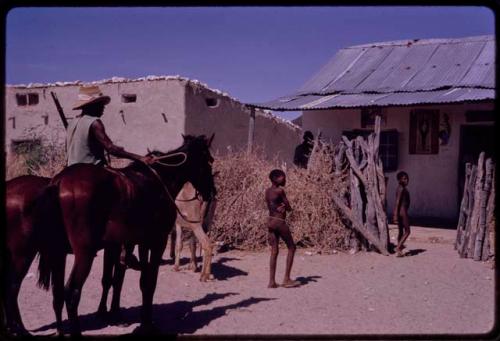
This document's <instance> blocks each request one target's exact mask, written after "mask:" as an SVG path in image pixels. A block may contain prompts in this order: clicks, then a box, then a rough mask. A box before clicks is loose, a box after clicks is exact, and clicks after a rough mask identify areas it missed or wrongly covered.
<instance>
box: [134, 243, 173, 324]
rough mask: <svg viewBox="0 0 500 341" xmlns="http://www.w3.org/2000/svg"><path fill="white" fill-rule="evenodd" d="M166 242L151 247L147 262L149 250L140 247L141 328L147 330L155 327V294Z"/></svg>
mask: <svg viewBox="0 0 500 341" xmlns="http://www.w3.org/2000/svg"><path fill="white" fill-rule="evenodd" d="M165 242H166V241H165ZM165 242H163V244H159V245H156V246H155V247H153V248H152V249H151V256H150V259H149V262H147V260H148V251H149V250H148V249H147V248H146V247H139V255H140V259H141V265H142V271H141V279H140V284H141V291H142V310H141V329H143V330H145V331H148V330H151V329H152V327H153V295H154V292H155V289H156V283H157V280H158V269H159V267H160V261H161V256H162V254H163V251H164V250H165V246H166V245H165Z"/></svg>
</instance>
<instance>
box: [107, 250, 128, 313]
mask: <svg viewBox="0 0 500 341" xmlns="http://www.w3.org/2000/svg"><path fill="white" fill-rule="evenodd" d="M119 258H120V248H119V247H117V248H116V249H115V250H114V259H115V262H114V263H115V267H114V273H113V298H112V300H111V310H110V313H111V316H113V319H114V320H115V321H118V320H119V319H120V315H119V312H120V295H121V292H122V287H123V280H124V279H125V270H126V269H127V268H126V267H125V266H123V264H121V263H120V261H119Z"/></svg>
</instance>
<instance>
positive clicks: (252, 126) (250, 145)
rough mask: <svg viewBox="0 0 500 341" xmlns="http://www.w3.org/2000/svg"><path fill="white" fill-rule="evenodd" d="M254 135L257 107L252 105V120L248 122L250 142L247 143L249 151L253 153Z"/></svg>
mask: <svg viewBox="0 0 500 341" xmlns="http://www.w3.org/2000/svg"><path fill="white" fill-rule="evenodd" d="M254 135H255V107H250V120H249V122H248V143H247V151H248V153H251V152H252V151H253V141H254Z"/></svg>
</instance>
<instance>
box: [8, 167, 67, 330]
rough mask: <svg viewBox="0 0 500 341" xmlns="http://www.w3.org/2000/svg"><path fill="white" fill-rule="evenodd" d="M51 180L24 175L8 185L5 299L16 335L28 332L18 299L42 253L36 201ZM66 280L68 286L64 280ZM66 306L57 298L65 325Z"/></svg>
mask: <svg viewBox="0 0 500 341" xmlns="http://www.w3.org/2000/svg"><path fill="white" fill-rule="evenodd" d="M49 181H50V178H44V177H39V176H34V175H23V176H20V177H17V178H14V179H12V180H9V181H7V182H6V186H5V187H6V188H5V189H6V191H5V195H6V196H5V198H6V200H5V214H6V218H7V221H6V223H7V226H6V227H7V228H6V234H5V236H6V255H5V256H6V257H5V272H4V276H5V277H4V278H3V281H2V289H3V290H2V299H3V307H4V314H5V315H4V316H5V321H4V322H5V326H6V328H7V330H8V331H9V332H10V333H12V334H15V335H19V334H26V333H27V332H26V329H25V328H24V324H23V322H22V319H21V315H20V313H19V306H18V303H17V297H18V295H19V289H20V287H21V282H22V281H23V279H24V277H25V276H26V273H27V272H28V269H29V267H30V266H31V263H32V262H33V259H34V258H35V255H36V253H37V250H38V245H37V235H36V233H35V230H34V228H33V215H34V210H35V204H36V199H37V198H38V197H39V196H40V195H41V193H42V192H43V190H44V189H45V187H46V186H47V185H48V183H49ZM62 281H63V284H64V278H63V279H62ZM56 291H57V290H56ZM59 291H60V290H59ZM63 303H64V300H63V298H62V297H60V296H59V297H58V296H57V295H55V296H54V310H55V311H56V316H58V322H61V321H60V316H61V311H62V306H63ZM57 312H59V314H58V313H57Z"/></svg>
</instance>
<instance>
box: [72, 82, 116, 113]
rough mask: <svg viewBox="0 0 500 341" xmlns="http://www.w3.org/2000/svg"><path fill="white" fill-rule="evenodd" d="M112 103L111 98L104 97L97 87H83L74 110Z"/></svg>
mask: <svg viewBox="0 0 500 341" xmlns="http://www.w3.org/2000/svg"><path fill="white" fill-rule="evenodd" d="M110 101H111V98H110V97H109V96H104V95H103V94H102V92H101V89H99V87H98V86H97V85H87V86H85V85H84V86H81V87H80V91H79V93H78V101H76V103H75V104H74V105H73V110H78V109H82V108H83V107H84V106H86V105H89V104H94V103H98V102H103V103H104V105H106V104H108V103H109V102H110Z"/></svg>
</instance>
